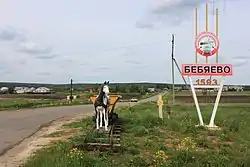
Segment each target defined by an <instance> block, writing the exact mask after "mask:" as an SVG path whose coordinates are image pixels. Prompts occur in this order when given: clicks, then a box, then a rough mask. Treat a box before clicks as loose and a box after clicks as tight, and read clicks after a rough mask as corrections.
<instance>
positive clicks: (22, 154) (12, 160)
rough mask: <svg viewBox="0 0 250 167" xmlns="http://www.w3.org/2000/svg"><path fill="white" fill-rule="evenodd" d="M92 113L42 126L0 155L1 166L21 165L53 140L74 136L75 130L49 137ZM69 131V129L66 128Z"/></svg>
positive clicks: (13, 166)
mask: <svg viewBox="0 0 250 167" xmlns="http://www.w3.org/2000/svg"><path fill="white" fill-rule="evenodd" d="M91 114H92V113H84V114H79V115H76V116H74V117H72V116H71V117H65V118H62V119H59V120H56V121H54V122H52V123H51V124H50V125H48V126H46V127H43V128H41V129H40V130H39V131H38V132H36V133H35V134H34V135H32V136H31V137H29V138H27V139H25V140H23V141H22V142H21V143H19V144H18V145H16V146H15V147H13V148H12V149H10V150H8V151H7V152H6V153H5V154H4V155H3V156H1V157H0V166H1V167H19V166H20V165H21V164H23V163H25V162H26V160H27V159H28V158H29V157H30V156H31V155H32V154H33V153H35V152H36V151H37V150H39V149H41V148H43V147H44V146H47V145H49V144H50V143H52V142H55V141H59V140H67V139H68V138H69V137H71V136H72V134H73V132H69V133H68V135H66V136H65V135H64V136H63V138H62V137H58V138H55V137H49V135H50V134H53V133H56V132H60V131H62V130H63V131H65V130H66V129H65V128H66V127H64V126H63V125H64V124H68V123H71V122H75V121H78V120H81V119H83V118H86V117H88V116H91ZM66 131H67V130H66Z"/></svg>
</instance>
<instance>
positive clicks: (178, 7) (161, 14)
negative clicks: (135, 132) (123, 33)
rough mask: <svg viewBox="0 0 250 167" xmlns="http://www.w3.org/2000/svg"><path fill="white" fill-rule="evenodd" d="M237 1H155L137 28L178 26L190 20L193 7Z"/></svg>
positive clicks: (137, 24)
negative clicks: (161, 25) (157, 25)
mask: <svg viewBox="0 0 250 167" xmlns="http://www.w3.org/2000/svg"><path fill="white" fill-rule="evenodd" d="M223 1H224V3H226V2H227V1H237V0H155V1H154V3H153V5H152V7H151V9H150V10H149V11H148V12H149V14H148V15H147V16H145V17H144V18H142V20H140V21H138V22H136V27H137V28H148V29H153V28H155V26H156V24H157V23H160V24H163V25H165V24H171V25H180V24H181V23H182V22H184V21H185V20H188V19H190V18H191V17H192V16H193V15H192V12H193V11H194V9H195V7H199V6H201V5H203V4H206V3H218V2H223ZM148 18H150V19H148Z"/></svg>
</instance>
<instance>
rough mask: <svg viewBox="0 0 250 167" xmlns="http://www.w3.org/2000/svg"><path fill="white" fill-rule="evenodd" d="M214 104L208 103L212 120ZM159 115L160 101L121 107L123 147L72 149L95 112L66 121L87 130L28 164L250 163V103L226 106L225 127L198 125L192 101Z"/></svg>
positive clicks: (221, 118) (200, 166)
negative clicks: (168, 115)
mask: <svg viewBox="0 0 250 167" xmlns="http://www.w3.org/2000/svg"><path fill="white" fill-rule="evenodd" d="M211 110H212V108H211V106H210V105H209V106H205V107H202V113H203V115H204V121H205V122H206V123H208V121H209V117H210V115H211ZM164 111H165V113H164V114H165V115H164V116H165V117H164V120H163V121H162V120H160V119H159V118H158V113H157V106H156V104H155V103H147V104H142V105H138V106H134V107H121V108H119V111H118V113H119V116H120V117H122V118H123V121H124V127H125V131H124V132H123V133H122V138H121V144H122V150H123V152H122V153H119V154H111V153H109V152H104V153H100V152H86V151H80V150H75V149H74V150H70V149H69V145H70V143H72V142H73V141H83V140H84V138H86V137H88V136H89V134H90V131H91V128H92V126H93V122H92V120H91V118H88V119H86V120H82V121H79V122H75V123H71V124H69V125H65V126H67V127H70V128H80V130H81V132H82V135H80V136H76V137H74V138H72V139H71V140H70V141H68V142H60V143H57V144H55V145H54V146H52V147H49V148H45V149H42V150H40V151H38V152H37V154H36V155H35V156H33V157H31V158H30V160H29V161H28V162H27V164H26V165H25V167H112V166H119V167H126V166H131V167H146V166H159V167H160V166H161V167H165V166H166V167H170V166H173V167H185V166H190V167H210V166H211V167H212V166H213V167H224V166H225V167H226V166H231V167H237V166H241V167H243V166H245V167H247V166H250V149H249V147H250V133H249V132H250V112H249V107H247V106H241V107H239V106H237V107H234V106H229V107H227V106H223V107H220V108H219V110H218V113H217V116H216V120H215V123H216V124H217V125H219V126H220V127H221V128H222V129H221V130H220V131H209V130H206V129H204V128H201V127H200V128H197V127H195V125H196V124H197V123H198V118H197V114H196V110H195V108H193V107H191V106H185V107H183V106H174V107H173V114H172V115H171V118H170V119H166V110H165V109H164Z"/></svg>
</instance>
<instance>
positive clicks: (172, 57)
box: [171, 34, 175, 104]
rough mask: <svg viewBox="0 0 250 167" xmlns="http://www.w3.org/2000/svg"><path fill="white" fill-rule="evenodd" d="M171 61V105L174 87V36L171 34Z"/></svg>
mask: <svg viewBox="0 0 250 167" xmlns="http://www.w3.org/2000/svg"><path fill="white" fill-rule="evenodd" d="M171 52H172V53H171V59H172V82H173V83H172V89H173V93H172V96H173V104H174V103H175V87H174V34H172V51H171Z"/></svg>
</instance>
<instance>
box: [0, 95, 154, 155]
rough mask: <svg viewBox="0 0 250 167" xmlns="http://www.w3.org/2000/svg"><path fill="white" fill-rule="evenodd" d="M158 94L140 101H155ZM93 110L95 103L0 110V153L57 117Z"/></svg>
mask: <svg viewBox="0 0 250 167" xmlns="http://www.w3.org/2000/svg"><path fill="white" fill-rule="evenodd" d="M156 99H157V96H153V97H150V98H148V99H143V100H141V101H139V102H138V103H140V102H147V101H155V100H156ZM129 104H130V105H134V103H130V102H118V103H117V105H116V106H125V105H129ZM90 112H93V105H80V106H64V107H49V108H37V109H22V110H19V111H1V112H0V155H2V154H3V153H5V151H7V150H8V149H10V148H12V147H13V146H14V145H16V144H17V143H19V142H21V141H22V140H23V139H25V138H27V137H29V136H31V135H32V134H34V133H35V132H36V131H37V130H39V129H40V128H41V127H42V126H44V125H46V124H49V123H50V122H52V121H55V120H57V119H60V118H63V117H68V116H73V115H77V114H83V113H90Z"/></svg>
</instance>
